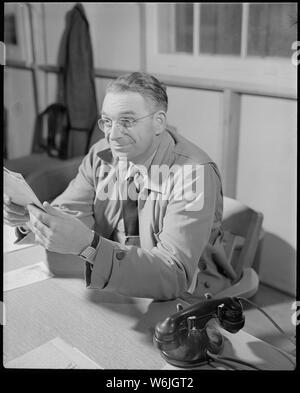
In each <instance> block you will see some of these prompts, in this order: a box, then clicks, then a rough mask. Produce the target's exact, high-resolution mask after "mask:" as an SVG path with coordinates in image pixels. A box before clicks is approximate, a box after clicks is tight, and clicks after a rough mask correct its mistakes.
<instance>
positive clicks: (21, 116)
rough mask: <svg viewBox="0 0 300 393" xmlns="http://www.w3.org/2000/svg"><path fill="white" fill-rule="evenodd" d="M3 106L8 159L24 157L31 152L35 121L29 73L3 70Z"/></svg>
mask: <svg viewBox="0 0 300 393" xmlns="http://www.w3.org/2000/svg"><path fill="white" fill-rule="evenodd" d="M4 105H5V108H6V109H7V113H8V119H7V125H8V132H7V151H8V158H9V159H10V158H19V157H21V156H26V155H28V154H30V152H31V146H32V137H33V129H34V119H35V116H34V114H35V107H34V97H33V87H32V75H31V72H28V71H22V70H15V69H7V68H4Z"/></svg>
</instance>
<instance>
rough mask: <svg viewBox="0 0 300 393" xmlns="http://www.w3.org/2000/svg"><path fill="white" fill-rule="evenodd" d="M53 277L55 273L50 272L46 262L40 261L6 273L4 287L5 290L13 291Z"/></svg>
mask: <svg viewBox="0 0 300 393" xmlns="http://www.w3.org/2000/svg"><path fill="white" fill-rule="evenodd" d="M51 277H53V275H52V273H50V271H49V269H48V267H47V265H46V264H45V262H39V263H35V264H34V265H29V266H25V267H22V268H20V269H15V270H11V271H9V272H7V273H4V279H3V289H4V292H6V291H11V290H12V289H16V288H20V287H24V286H26V285H30V284H33V283H35V282H39V281H43V280H47V279H48V278H51Z"/></svg>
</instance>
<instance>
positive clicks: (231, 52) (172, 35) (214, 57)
mask: <svg viewBox="0 0 300 393" xmlns="http://www.w3.org/2000/svg"><path fill="white" fill-rule="evenodd" d="M146 12H147V13H146V15H147V55H148V56H147V67H148V70H149V71H150V72H156V73H167V74H172V73H173V74H174V75H182V76H200V77H202V78H210V79H222V80H236V81H241V82H245V83H256V84H260V83H263V84H265V85H274V83H275V84H276V85H277V84H279V85H280V86H283V87H290V88H294V87H295V86H294V84H295V75H296V70H295V67H294V68H293V66H292V64H291V56H292V54H293V51H292V43H293V42H294V41H297V3H156V4H147V5H146ZM256 66H257V67H256Z"/></svg>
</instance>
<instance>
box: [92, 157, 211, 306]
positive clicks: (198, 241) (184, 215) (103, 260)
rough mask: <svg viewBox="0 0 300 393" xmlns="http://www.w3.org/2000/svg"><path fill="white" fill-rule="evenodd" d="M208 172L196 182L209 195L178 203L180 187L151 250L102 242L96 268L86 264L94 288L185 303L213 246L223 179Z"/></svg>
mask: <svg viewBox="0 0 300 393" xmlns="http://www.w3.org/2000/svg"><path fill="white" fill-rule="evenodd" d="M202 168H203V170H202V171H200V174H199V176H198V177H197V176H196V177H195V178H194V180H193V182H200V184H203V187H202V188H203V189H201V190H199V194H198V196H197V197H196V198H195V199H194V200H192V201H187V200H186V199H184V198H181V199H180V198H177V197H176V191H175V190H176V189H177V190H178V189H179V188H178V187H175V186H176V182H175V186H174V187H173V191H171V193H170V197H169V199H168V204H167V209H166V212H165V216H164V219H163V225H162V230H161V231H160V233H158V234H156V240H157V244H156V246H155V247H153V248H152V249H151V250H146V249H143V248H139V247H135V246H125V245H121V244H120V243H117V242H114V241H112V240H108V239H106V238H101V241H100V247H99V248H98V252H97V255H96V258H95V260H94V264H93V267H92V268H91V265H90V264H88V263H87V264H86V281H87V286H88V288H98V289H102V288H106V289H108V290H113V291H116V292H119V293H121V294H123V295H127V296H134V297H149V298H153V299H159V300H168V299H173V298H176V297H179V296H180V295H181V294H182V293H183V292H184V291H186V290H187V289H188V288H189V286H190V284H191V282H192V279H193V276H194V273H195V271H196V268H197V265H198V262H199V259H200V256H201V254H202V252H203V250H204V248H205V247H206V245H207V243H208V241H209V237H210V233H211V230H212V226H213V221H214V215H215V207H216V197H217V192H218V190H219V187H218V184H217V182H219V179H218V177H217V176H216V174H215V172H214V170H213V169H212V167H211V166H210V164H205V165H202ZM200 177H202V178H200ZM190 185H191V184H190ZM190 185H189V186H190ZM177 186H178V184H177Z"/></svg>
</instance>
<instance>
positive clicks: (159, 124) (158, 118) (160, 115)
mask: <svg viewBox="0 0 300 393" xmlns="http://www.w3.org/2000/svg"><path fill="white" fill-rule="evenodd" d="M166 126H167V116H166V113H165V112H164V111H158V112H157V113H155V115H154V127H155V135H160V134H161V133H162V132H163V131H164V130H165V128H166Z"/></svg>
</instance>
